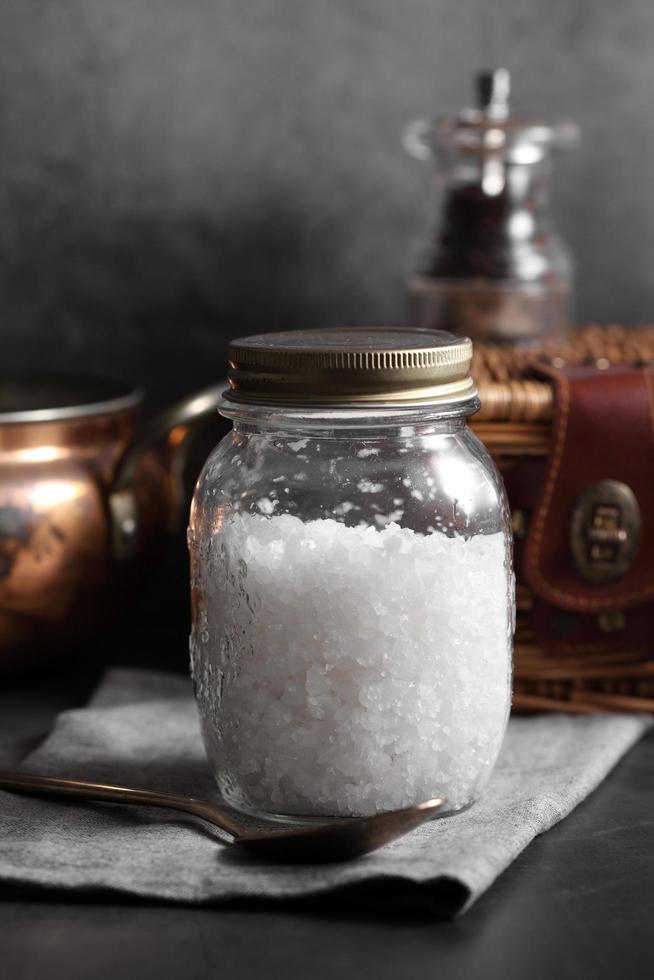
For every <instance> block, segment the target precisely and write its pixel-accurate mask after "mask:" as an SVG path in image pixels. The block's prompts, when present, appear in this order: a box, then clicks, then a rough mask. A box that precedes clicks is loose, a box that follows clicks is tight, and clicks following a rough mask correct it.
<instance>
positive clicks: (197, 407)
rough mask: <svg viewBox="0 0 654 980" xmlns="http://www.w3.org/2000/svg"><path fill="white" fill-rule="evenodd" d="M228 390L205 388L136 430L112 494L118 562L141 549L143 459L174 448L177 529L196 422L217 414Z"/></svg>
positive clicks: (221, 386) (118, 468)
mask: <svg viewBox="0 0 654 980" xmlns="http://www.w3.org/2000/svg"><path fill="white" fill-rule="evenodd" d="M226 387H227V382H226V381H223V382H221V383H220V384H217V385H212V386H211V387H209V388H204V389H203V390H202V391H198V392H196V393H195V394H194V395H190V396H189V397H188V398H185V399H184V400H183V401H180V402H178V403H177V404H176V405H171V407H170V408H165V409H163V411H161V412H159V413H158V414H157V415H155V416H154V418H151V419H148V420H147V421H146V422H144V423H143V424H142V425H141V426H140V428H138V429H137V431H136V434H135V436H134V438H133V439H132V441H131V442H130V444H129V446H128V447H127V449H126V450H125V452H124V453H123V455H122V457H121V458H120V459H119V460H118V463H117V465H116V469H115V472H114V479H113V483H112V486H111V489H110V492H109V511H110V514H111V518H112V545H113V554H114V558H115V559H116V560H117V561H126V560H129V559H130V558H132V557H133V556H134V555H135V553H136V552H137V548H138V510H137V504H136V498H135V496H134V491H133V487H132V482H133V477H134V474H135V472H136V469H137V467H138V465H139V463H140V461H141V459H142V458H143V456H144V455H145V454H146V453H148V452H149V451H150V450H152V449H154V448H156V447H157V446H159V445H161V444H162V443H163V442H164V441H165V440H168V443H169V446H170V448H171V460H170V480H171V485H172V488H173V501H172V520H171V526H172V528H174V527H175V526H176V524H177V520H176V518H178V517H179V512H180V509H181V504H182V501H183V499H184V487H183V480H182V477H183V473H184V466H185V463H186V456H187V451H188V443H189V440H188V436H189V434H190V432H191V429H192V427H193V425H194V424H195V423H196V422H198V421H200V420H201V419H203V418H207V417H209V416H211V415H213V413H214V412H216V410H217V407H218V402H219V400H220V396H221V395H222V393H223V391H224V390H225V388H226ZM173 435H174V439H173V438H172V437H173Z"/></svg>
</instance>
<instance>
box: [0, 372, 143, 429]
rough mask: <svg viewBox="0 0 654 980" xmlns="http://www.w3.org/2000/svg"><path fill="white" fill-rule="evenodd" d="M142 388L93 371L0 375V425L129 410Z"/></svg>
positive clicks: (133, 407)
mask: <svg viewBox="0 0 654 980" xmlns="http://www.w3.org/2000/svg"><path fill="white" fill-rule="evenodd" d="M143 397H144V391H143V389H142V388H138V387H135V386H134V385H131V384H128V383H127V382H124V381H118V380H116V379H115V378H101V377H97V376H93V375H84V374H79V375H72V374H71V375H67V374H52V375H47V374H39V375H37V374H26V375H7V376H4V375H3V376H0V425H15V424H24V423H30V422H60V421H64V420H71V419H85V418H89V417H93V416H98V415H115V414H117V413H121V412H128V411H133V410H134V409H135V408H137V407H138V406H139V405H140V404H141V402H142V401H143Z"/></svg>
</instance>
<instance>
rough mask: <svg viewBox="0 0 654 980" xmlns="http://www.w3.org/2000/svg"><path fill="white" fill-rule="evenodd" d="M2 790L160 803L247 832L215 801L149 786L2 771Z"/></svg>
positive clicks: (232, 831)
mask: <svg viewBox="0 0 654 980" xmlns="http://www.w3.org/2000/svg"><path fill="white" fill-rule="evenodd" d="M0 789H8V790H14V791H15V792H17V793H30V794H34V795H35V796H65V797H69V798H70V797H73V798H75V799H78V800H97V801H100V802H102V803H133V804H140V805H141V806H160V807H165V808H167V809H169V810H181V811H183V812H184V813H192V814H193V816H195V817H200V819H201V820H206V821H207V823H211V824H213V825H214V826H216V827H220V829H221V830H225V831H226V832H227V833H228V834H231V835H232V836H233V837H240V836H241V835H242V834H244V833H246V828H245V827H243V826H242V825H241V824H239V823H237V822H236V820H234V819H232V817H230V816H229V815H228V814H227V813H225V812H223V810H221V809H219V808H218V807H216V806H214V805H213V804H212V803H204V802H203V801H202V800H196V799H194V798H193V797H190V796H188V797H187V796H170V795H168V794H167V793H155V792H153V791H152V790H147V789H134V788H132V787H128V786H111V785H108V784H106V783H88V782H83V781H82V780H77V779H60V778H58V777H55V776H37V775H35V774H34V773H31V772H8V771H3V770H0Z"/></svg>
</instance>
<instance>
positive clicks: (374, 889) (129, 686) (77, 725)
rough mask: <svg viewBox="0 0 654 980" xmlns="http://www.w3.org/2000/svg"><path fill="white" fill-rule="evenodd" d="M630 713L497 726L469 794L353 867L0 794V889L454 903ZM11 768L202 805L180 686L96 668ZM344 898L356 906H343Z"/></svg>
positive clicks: (643, 722) (133, 817)
mask: <svg viewBox="0 0 654 980" xmlns="http://www.w3.org/2000/svg"><path fill="white" fill-rule="evenodd" d="M649 725H650V720H649V719H648V718H646V717H644V716H640V715H582V716H568V715H542V716H535V717H531V718H512V719H511V721H510V723H509V728H508V732H507V736H506V740H505V743H504V746H503V749H502V753H501V756H500V759H499V762H498V765H497V767H496V770H495V772H494V774H493V776H492V778H491V781H490V783H489V785H488V787H487V789H486V791H485V793H484V794H483V796H482V799H481V800H480V801H479V802H478V803H477V804H476V805H475V806H473V807H471V808H470V809H469V810H468V811H466V812H464V813H460V814H458V815H456V816H453V817H450V818H448V819H445V820H436V821H435V822H433V823H430V824H426V825H424V826H423V827H421V828H420V829H419V830H417V831H414V832H413V833H412V834H410V835H409V836H407V837H405V838H403V839H401V840H399V841H397V842H395V843H394V844H391V845H389V846H387V847H385V848H383V849H382V850H381V851H378V852H376V853H374V854H371V855H368V856H367V857H365V858H362V859H360V860H358V861H351V862H344V863H339V864H332V865H330V864H325V865H313V866H310V867H307V866H292V865H267V864H265V863H262V862H260V861H258V860H255V859H254V858H253V857H251V856H249V855H248V854H245V853H243V854H242V853H241V852H239V851H238V850H237V849H231V848H226V847H223V846H222V845H221V843H220V832H219V831H217V830H216V831H214V830H213V829H212V828H210V827H208V826H207V825H205V824H203V823H202V822H200V821H198V820H195V819H194V818H193V817H186V816H185V815H182V814H179V813H175V812H173V811H166V810H156V809H154V808H146V807H131V806H130V807H127V806H116V805H111V804H93V803H88V804H86V803H81V804H80V803H72V802H68V801H59V800H54V799H50V800H46V799H37V798H35V797H26V796H19V795H16V794H13V793H7V792H0V881H3V882H5V883H11V884H12V885H21V886H23V887H24V886H40V887H44V886H45V887H51V888H58V889H69V890H85V891H89V890H94V891H97V890H100V891H112V892H121V893H124V894H127V895H134V896H141V897H145V898H156V899H164V900H171V901H178V902H193V903H215V902H226V901H234V900H241V901H243V900H247V899H253V898H256V899H258V900H261V899H277V900H280V899H287V900H288V899H303V900H306V899H307V898H308V897H316V896H325V895H328V894H329V893H334V892H338V893H339V895H340V896H342V897H344V896H347V897H349V899H352V898H353V896H358V897H359V900H362V899H363V900H365V901H370V900H374V901H375V902H377V903H379V902H384V901H385V899H389V900H390V901H391V902H392V901H398V900H400V897H401V900H402V901H403V902H406V903H409V902H417V903H418V904H420V905H424V907H426V908H431V909H433V910H434V911H436V912H437V913H439V914H443V915H453V914H456V913H458V912H461V911H463V910H464V909H466V908H468V907H469V906H470V905H471V904H472V902H473V901H474V900H475V899H476V898H477V897H478V896H479V895H481V894H482V892H483V891H485V889H486V888H488V887H489V885H490V884H491V883H492V882H493V881H494V879H495V878H497V876H498V875H499V874H500V873H501V872H502V871H503V870H504V868H506V867H507V865H508V864H509V863H510V862H511V861H512V860H513V859H514V858H515V857H516V856H517V855H518V854H519V853H520V852H521V851H522V850H523V848H524V847H526V845H527V844H528V843H529V842H530V841H531V840H532V839H533V838H534V837H535V836H536V834H539V833H542V832H543V831H545V830H548V829H549V828H550V827H551V826H552V825H553V824H555V823H556V822H557V821H559V820H561V819H562V817H564V816H566V814H568V813H569V812H570V811H571V810H572V809H573V808H574V807H575V806H576V805H577V804H578V803H579V802H580V801H581V800H583V799H584V797H586V796H587V795H588V794H589V793H590V792H591V791H592V790H593V789H594V788H595V787H596V786H597V785H598V783H600V782H601V780H602V779H603V778H604V777H605V776H606V774H607V773H608V772H609V770H610V769H611V768H612V767H613V766H614V765H615V764H616V762H617V761H618V760H619V759H620V757H621V756H622V755H623V754H624V753H625V752H626V751H627V749H628V748H629V747H630V746H631V745H633V744H634V742H636V740H637V739H638V738H639V737H640V736H641V735H642V734H643V733H644V731H645V730H646V729H647V728H648V727H649ZM23 768H25V769H27V770H32V771H34V772H40V773H46V774H49V775H61V776H68V777H71V778H80V779H93V780H98V781H104V782H113V783H122V784H126V785H133V786H142V787H146V788H152V789H157V790H160V791H168V792H174V793H178V794H182V795H192V796H197V797H200V798H206V799H210V798H214V799H215V798H216V795H217V791H216V787H215V784H214V782H213V779H212V776H211V774H210V772H209V767H208V764H207V761H206V758H205V754H204V749H203V746H202V742H201V738H200V733H199V727H198V719H197V714H196V709H195V704H194V701H193V695H192V692H191V685H190V682H189V681H188V680H187V679H185V678H182V677H178V676H173V675H167V674H161V673H150V672H143V671H132V670H122V669H121V670H113V671H111V672H110V673H109V674H108V675H107V676H106V678H105V680H104V681H103V683H102V684H101V686H100V687H99V689H98V691H97V692H96V694H95V696H94V697H93V699H92V700H91V702H90V704H89V706H88V707H87V708H84V709H81V710H75V711H67V712H64V713H63V714H62V715H60V716H59V718H58V720H57V722H56V725H55V728H54V730H53V732H52V734H51V735H50V736H49V738H48V739H47V740H46V741H45V742H44V743H43V745H42V746H41V747H40V748H39V749H38V750H37V751H36V752H34V753H33V754H32V755H30V756H29V757H28V759H27V760H26V761H25V763H24V766H23ZM355 900H356V899H355Z"/></svg>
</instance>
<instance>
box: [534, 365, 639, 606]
mask: <svg viewBox="0 0 654 980" xmlns="http://www.w3.org/2000/svg"><path fill="white" fill-rule="evenodd" d="M538 373H539V374H541V375H543V376H545V377H547V378H548V379H549V380H550V381H551V382H552V383H553V384H554V386H555V389H556V418H555V422H554V431H553V440H552V450H551V453H550V458H549V461H548V465H547V472H546V476H545V479H544V481H543V484H542V487H541V491H540V495H539V499H538V501H537V504H536V507H535V510H534V513H533V517H532V520H531V525H530V529H529V534H528V538H527V542H526V548H525V554H524V566H523V570H524V576H525V579H526V581H527V583H528V585H529V587H530V588H531V589H532V590H533V592H534V593H535V594H536V596H538V597H539V598H540V599H542V600H544V601H545V602H547V603H550V604H552V605H554V606H556V607H558V608H560V609H567V610H570V611H573V612H577V613H589V614H592V613H598V612H604V611H608V610H613V609H621V610H625V609H629V608H631V607H634V606H638V605H642V604H644V603H646V602H649V601H651V600H652V599H654V388H653V379H652V373H651V371H650V370H649V369H645V368H632V367H622V366H621V367H612V368H609V369H607V370H605V371H602V370H598V369H597V368H594V367H593V368H590V367H584V366H570V367H566V368H564V369H561V370H557V369H554V368H552V367H551V366H549V365H545V364H540V365H539V366H538ZM600 480H616V481H619V482H620V483H623V484H626V485H627V486H628V487H629V488H630V489H631V490H632V491H633V493H634V494H635V496H636V499H637V501H638V505H639V508H640V513H641V520H642V527H641V534H640V545H639V548H638V551H637V553H636V556H635V558H634V560H633V563H632V565H631V567H630V568H629V569H628V570H627V571H626V572H625V573H624V575H623V576H622V577H621V578H619V579H617V580H615V581H611V582H607V583H601V584H597V583H590V582H587V581H584V579H583V578H582V577H581V576H580V574H579V572H578V569H577V566H576V565H575V562H574V559H573V555H572V551H571V547H570V522H571V519H572V514H573V511H574V509H575V506H576V504H577V502H578V501H579V498H580V496H581V494H582V493H583V492H584V491H585V490H586V488H587V487H589V485H591V484H594V483H597V482H598V481H600Z"/></svg>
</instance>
